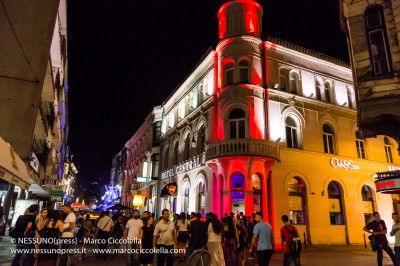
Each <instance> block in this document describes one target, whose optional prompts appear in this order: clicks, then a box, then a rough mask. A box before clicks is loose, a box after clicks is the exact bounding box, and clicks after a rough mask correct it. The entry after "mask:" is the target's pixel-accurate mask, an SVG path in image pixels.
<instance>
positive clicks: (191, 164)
mask: <svg viewBox="0 0 400 266" xmlns="http://www.w3.org/2000/svg"><path fill="white" fill-rule="evenodd" d="M202 165H203V163H202V162H201V161H200V155H198V156H195V157H193V158H192V159H190V160H188V161H187V162H184V163H182V164H178V165H177V166H175V167H173V168H170V169H167V170H165V171H164V172H162V173H161V180H164V179H166V178H170V177H173V176H174V175H179V174H182V173H186V172H188V171H190V170H193V169H196V168H198V167H200V166H202Z"/></svg>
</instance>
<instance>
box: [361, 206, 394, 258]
mask: <svg viewBox="0 0 400 266" xmlns="http://www.w3.org/2000/svg"><path fill="white" fill-rule="evenodd" d="M374 217H375V220H374V221H372V222H370V223H369V224H367V225H366V226H364V228H363V230H364V231H366V232H368V233H370V234H371V235H373V236H374V237H375V242H376V253H377V260H378V266H382V259H383V252H382V249H383V250H385V252H386V253H387V254H388V255H389V257H390V258H391V259H392V262H393V265H395V266H398V265H399V264H398V262H397V260H396V257H395V256H394V253H393V250H392V249H391V248H390V247H389V245H388V241H387V238H386V234H387V229H386V224H385V221H383V220H381V216H380V215H379V213H378V212H374ZM371 231H372V232H371Z"/></svg>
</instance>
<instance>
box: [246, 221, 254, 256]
mask: <svg viewBox="0 0 400 266" xmlns="http://www.w3.org/2000/svg"><path fill="white" fill-rule="evenodd" d="M246 221H247V237H246V245H247V248H248V249H249V248H250V246H251V240H252V239H253V230H254V224H253V222H252V220H251V217H250V216H246ZM253 255H254V251H253V252H252V254H250V253H249V260H254V257H253Z"/></svg>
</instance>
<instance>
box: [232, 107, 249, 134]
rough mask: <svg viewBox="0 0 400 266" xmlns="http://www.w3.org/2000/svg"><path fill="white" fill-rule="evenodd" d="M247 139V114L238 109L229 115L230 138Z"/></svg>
mask: <svg viewBox="0 0 400 266" xmlns="http://www.w3.org/2000/svg"><path fill="white" fill-rule="evenodd" d="M245 137H246V114H245V112H244V111H243V110H242V109H239V108H236V109H234V110H232V111H231V113H230V114H229V138H230V139H244V138H245Z"/></svg>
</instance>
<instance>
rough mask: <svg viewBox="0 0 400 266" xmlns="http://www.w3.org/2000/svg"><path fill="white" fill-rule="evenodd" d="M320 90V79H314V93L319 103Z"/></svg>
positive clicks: (320, 98)
mask: <svg viewBox="0 0 400 266" xmlns="http://www.w3.org/2000/svg"><path fill="white" fill-rule="evenodd" d="M321 89H322V80H321V79H320V78H317V79H315V93H316V98H317V100H319V101H321V100H322V97H321Z"/></svg>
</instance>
